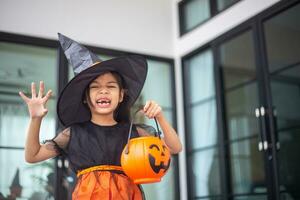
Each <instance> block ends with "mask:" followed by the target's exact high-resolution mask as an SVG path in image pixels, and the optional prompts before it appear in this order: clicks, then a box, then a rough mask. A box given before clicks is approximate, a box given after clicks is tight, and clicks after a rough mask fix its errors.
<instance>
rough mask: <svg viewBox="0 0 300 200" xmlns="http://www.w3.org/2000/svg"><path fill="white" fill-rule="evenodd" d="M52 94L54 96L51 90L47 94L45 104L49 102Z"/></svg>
mask: <svg viewBox="0 0 300 200" xmlns="http://www.w3.org/2000/svg"><path fill="white" fill-rule="evenodd" d="M51 94H52V90H49V91H48V92H47V94H46V95H45V97H44V98H43V99H44V101H45V103H46V102H47V101H48V100H49V98H50V97H51Z"/></svg>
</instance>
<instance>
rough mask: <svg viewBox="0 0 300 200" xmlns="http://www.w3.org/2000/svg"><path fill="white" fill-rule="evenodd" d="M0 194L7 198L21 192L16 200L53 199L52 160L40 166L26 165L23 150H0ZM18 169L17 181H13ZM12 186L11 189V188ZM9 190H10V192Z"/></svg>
mask: <svg viewBox="0 0 300 200" xmlns="http://www.w3.org/2000/svg"><path fill="white" fill-rule="evenodd" d="M0 166H1V167H0V177H1V179H0V193H2V194H3V196H5V197H8V196H9V195H11V193H13V192H12V191H16V190H21V194H20V196H19V198H17V199H47V198H50V199H51V197H53V189H54V188H55V187H54V176H53V171H54V160H48V161H45V162H42V163H40V164H34V165H30V164H26V163H25V161H24V151H23V150H11V149H9V150H7V149H0ZM18 169H19V179H18V178H16V182H15V184H12V183H13V180H14V178H15V177H18V176H16V171H17V170H18ZM11 186H12V188H13V189H12V188H11ZM10 188H11V189H12V190H11V191H10Z"/></svg>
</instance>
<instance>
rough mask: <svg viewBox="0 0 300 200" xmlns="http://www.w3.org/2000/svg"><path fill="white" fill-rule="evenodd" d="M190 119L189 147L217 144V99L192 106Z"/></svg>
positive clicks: (195, 147)
mask: <svg viewBox="0 0 300 200" xmlns="http://www.w3.org/2000/svg"><path fill="white" fill-rule="evenodd" d="M188 113H189V114H191V116H190V121H189V122H187V123H188V125H189V127H190V132H189V133H188V134H189V135H188V138H187V139H188V141H189V146H188V149H189V150H192V149H197V148H201V147H205V146H210V145H215V144H216V143H217V142H218V141H217V116H216V101H215V100H212V101H208V102H206V103H203V104H200V105H197V106H194V107H191V108H190V111H189V112H188Z"/></svg>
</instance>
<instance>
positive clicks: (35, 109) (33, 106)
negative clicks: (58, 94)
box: [19, 81, 52, 119]
mask: <svg viewBox="0 0 300 200" xmlns="http://www.w3.org/2000/svg"><path fill="white" fill-rule="evenodd" d="M44 90H45V85H44V82H43V81H40V88H39V92H38V94H37V93H36V86H35V83H34V82H33V83H31V98H29V97H27V96H26V95H25V94H24V93H23V92H19V95H20V96H21V98H22V99H23V100H24V102H25V103H26V104H27V106H28V111H29V115H30V117H31V118H32V119H33V118H43V117H44V116H45V115H46V114H47V112H48V110H47V108H46V103H47V101H48V100H49V98H50V97H51V94H52V91H51V90H49V91H48V92H47V94H46V95H45V96H43V95H44Z"/></svg>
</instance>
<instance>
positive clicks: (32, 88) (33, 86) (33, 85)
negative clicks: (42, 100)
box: [31, 82, 36, 98]
mask: <svg viewBox="0 0 300 200" xmlns="http://www.w3.org/2000/svg"><path fill="white" fill-rule="evenodd" d="M31 97H32V98H36V90H35V83H34V82H32V83H31Z"/></svg>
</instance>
